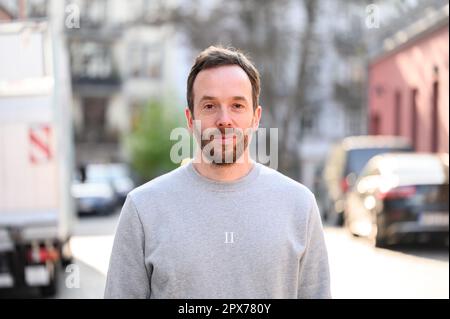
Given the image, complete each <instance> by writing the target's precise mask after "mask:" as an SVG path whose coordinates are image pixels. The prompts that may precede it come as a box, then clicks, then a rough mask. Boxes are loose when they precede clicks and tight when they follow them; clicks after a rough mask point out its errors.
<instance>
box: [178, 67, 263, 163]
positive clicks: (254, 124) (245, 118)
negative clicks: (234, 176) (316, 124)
mask: <svg viewBox="0 0 450 319" xmlns="http://www.w3.org/2000/svg"><path fill="white" fill-rule="evenodd" d="M193 94H194V114H193V115H192V114H191V112H190V111H189V109H188V108H186V112H185V113H186V118H187V121H188V126H189V128H190V129H191V132H193V133H194V135H195V136H196V138H197V140H198V141H199V142H200V143H199V144H200V146H201V149H202V153H203V156H205V157H206V158H207V159H208V160H209V161H211V162H212V163H214V164H217V165H226V164H230V163H235V162H236V161H237V160H238V159H239V158H240V157H241V156H242V154H243V153H244V151H245V150H246V149H247V147H248V144H249V135H250V134H251V130H256V129H257V128H258V125H259V120H260V118H261V107H260V106H258V107H257V108H256V110H255V111H254V110H253V104H252V103H253V101H252V85H251V82H250V79H249V78H248V76H247V74H246V73H245V71H244V70H243V69H241V68H240V67H239V66H237V65H230V66H220V67H216V68H211V69H206V70H203V71H201V72H200V73H199V74H198V75H197V77H196V79H195V81H194V86H193ZM194 120H195V121H200V127H196V126H195V125H194V124H195V123H194ZM197 125H198V124H197Z"/></svg>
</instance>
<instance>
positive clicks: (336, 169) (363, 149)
mask: <svg viewBox="0 0 450 319" xmlns="http://www.w3.org/2000/svg"><path fill="white" fill-rule="evenodd" d="M410 151H413V148H412V147H411V145H410V143H409V142H408V141H407V140H406V139H404V138H401V137H397V136H351V137H347V138H344V139H343V140H342V141H340V142H339V143H337V144H335V145H334V147H333V149H332V151H331V152H330V154H329V156H328V158H327V160H326V164H325V168H324V171H323V180H324V184H325V191H324V192H325V193H326V195H325V200H324V202H323V203H322V209H323V215H324V219H325V220H327V221H328V222H331V223H332V224H335V225H340V226H342V225H343V224H344V208H345V200H346V194H347V192H348V191H349V190H350V188H351V187H352V186H353V184H354V182H355V181H356V179H357V177H358V176H359V174H360V173H361V171H362V169H363V168H364V166H365V165H366V164H367V162H368V161H369V160H370V159H371V158H372V157H374V156H376V155H379V154H383V153H388V152H410Z"/></svg>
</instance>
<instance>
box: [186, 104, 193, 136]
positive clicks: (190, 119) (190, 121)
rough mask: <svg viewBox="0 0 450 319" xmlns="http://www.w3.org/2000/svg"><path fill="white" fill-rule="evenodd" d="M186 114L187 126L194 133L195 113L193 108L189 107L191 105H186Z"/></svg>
mask: <svg viewBox="0 0 450 319" xmlns="http://www.w3.org/2000/svg"><path fill="white" fill-rule="evenodd" d="M184 115H185V117H186V124H187V127H188V129H189V132H191V133H192V128H193V123H194V117H193V115H192V113H191V110H190V109H189V107H186V108H185V109H184Z"/></svg>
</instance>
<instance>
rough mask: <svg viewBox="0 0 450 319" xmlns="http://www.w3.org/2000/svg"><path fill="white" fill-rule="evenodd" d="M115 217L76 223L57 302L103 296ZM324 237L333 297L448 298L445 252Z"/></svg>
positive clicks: (340, 235) (341, 235)
mask: <svg viewBox="0 0 450 319" xmlns="http://www.w3.org/2000/svg"><path fill="white" fill-rule="evenodd" d="M118 217H119V213H118V212H117V213H116V214H114V215H112V216H106V217H88V218H82V219H80V220H79V222H78V224H77V227H76V229H75V236H74V237H73V238H72V242H71V243H72V249H73V253H74V255H75V263H76V265H77V266H78V267H79V268H78V270H79V274H80V277H79V278H80V281H79V283H80V287H79V288H67V286H66V283H68V282H69V283H70V282H71V281H70V280H69V279H70V276H71V275H72V274H73V272H67V273H66V272H61V276H60V280H59V286H60V287H59V288H60V289H59V293H58V295H57V296H56V298H102V297H103V291H104V285H105V276H106V273H107V269H108V262H109V254H110V252H111V247H112V241H113V234H114V230H115V227H116V224H117V220H118ZM325 235H326V241H327V246H328V251H329V260H330V268H331V269H330V271H331V278H332V294H333V297H334V298H449V251H448V248H446V247H438V248H433V247H426V246H422V247H417V246H403V247H395V248H391V249H379V248H374V247H372V246H371V245H370V243H369V242H368V241H367V240H365V239H362V238H355V237H352V236H351V235H349V234H348V233H347V232H346V231H345V230H344V229H342V228H334V227H326V228H325ZM72 283H73V282H72ZM31 296H33V295H31Z"/></svg>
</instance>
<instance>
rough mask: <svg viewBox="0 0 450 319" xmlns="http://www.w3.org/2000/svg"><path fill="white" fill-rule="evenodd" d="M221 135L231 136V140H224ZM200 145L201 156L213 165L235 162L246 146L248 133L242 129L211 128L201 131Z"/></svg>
mask: <svg viewBox="0 0 450 319" xmlns="http://www.w3.org/2000/svg"><path fill="white" fill-rule="evenodd" d="M223 136H228V137H230V136H233V138H232V139H231V142H228V143H227V142H224V141H223V140H222V137H223ZM202 137H203V138H201V139H200V140H201V143H200V146H201V151H202V156H203V157H204V158H205V159H206V160H207V161H208V162H210V163H212V164H214V165H220V166H226V165H232V164H235V163H236V162H237V161H238V160H239V159H240V158H241V156H242V155H243V154H244V152H245V150H246V149H247V147H248V143H249V135H248V134H246V133H245V132H244V130H242V129H231V128H213V129H206V130H204V131H203V132H202Z"/></svg>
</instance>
